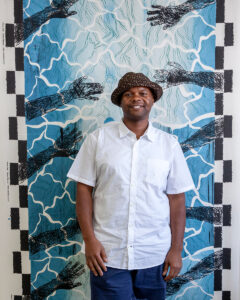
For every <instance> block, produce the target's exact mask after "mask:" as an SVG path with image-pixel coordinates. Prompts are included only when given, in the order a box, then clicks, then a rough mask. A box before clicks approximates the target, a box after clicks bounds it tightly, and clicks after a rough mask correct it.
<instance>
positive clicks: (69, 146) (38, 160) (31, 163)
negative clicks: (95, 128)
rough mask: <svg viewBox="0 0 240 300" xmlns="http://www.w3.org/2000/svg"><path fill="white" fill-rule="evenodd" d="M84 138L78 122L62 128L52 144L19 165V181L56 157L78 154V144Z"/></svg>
mask: <svg viewBox="0 0 240 300" xmlns="http://www.w3.org/2000/svg"><path fill="white" fill-rule="evenodd" d="M82 139H83V136H82V132H81V131H80V130H78V129H77V127H76V124H74V125H72V124H70V125H69V126H68V127H66V128H65V129H62V128H60V136H59V137H58V138H57V139H56V141H55V142H54V144H53V145H52V146H50V147H48V148H47V149H46V150H43V151H41V152H39V153H37V154H36V155H34V156H32V157H30V158H28V160H27V161H26V162H23V163H21V164H20V165H19V181H20V182H21V181H24V180H25V179H27V178H29V177H31V176H32V175H33V174H34V173H35V172H36V171H38V170H39V169H40V168H41V167H42V166H44V165H45V164H46V163H47V162H48V161H49V160H50V159H52V158H54V157H69V156H71V155H75V154H77V152H78V149H77V148H76V144H77V143H78V142H80V141H81V140H82Z"/></svg>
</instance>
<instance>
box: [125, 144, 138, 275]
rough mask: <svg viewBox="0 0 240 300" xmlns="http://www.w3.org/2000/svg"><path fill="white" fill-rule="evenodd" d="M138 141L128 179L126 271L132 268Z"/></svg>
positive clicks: (133, 151) (134, 145) (133, 152)
mask: <svg viewBox="0 0 240 300" xmlns="http://www.w3.org/2000/svg"><path fill="white" fill-rule="evenodd" d="M138 144H139V142H138V141H135V142H134V144H133V148H132V163H131V177H130V195H129V217H128V244H127V249H128V269H133V268H134V230H135V228H134V227H135V214H136V192H137V174H136V172H137V158H138Z"/></svg>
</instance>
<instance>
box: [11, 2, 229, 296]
mask: <svg viewBox="0 0 240 300" xmlns="http://www.w3.org/2000/svg"><path fill="white" fill-rule="evenodd" d="M23 13H24V14H23V17H24V20H23V23H17V24H15V27H14V32H15V43H16V44H18V43H21V42H22V41H23V40H24V71H25V117H26V125H27V160H23V161H21V162H20V163H19V165H18V178H19V182H20V183H21V182H24V181H25V180H28V209H29V254H30V259H31V297H32V299H41V298H47V299H50V298H55V299H90V290H89V272H88V269H87V267H86V266H85V264H84V263H85V261H84V255H83V254H81V252H80V250H81V246H82V236H81V230H80V228H79V226H78V223H77V221H76V214H75V189H76V185H75V183H74V182H72V181H71V180H69V179H67V178H66V173H67V171H68V169H69V168H70V166H71V164H72V162H73V160H74V157H75V156H76V154H77V152H78V150H79V149H80V147H81V144H82V142H83V140H84V138H85V137H86V136H87V135H88V134H89V133H90V132H92V131H93V130H95V129H96V128H98V127H99V126H101V125H102V124H104V123H106V122H111V121H113V120H119V119H120V118H121V116H122V114H121V110H120V108H119V107H117V106H114V105H113V104H112V103H111V101H110V96H111V92H112V91H113V89H114V88H115V87H116V86H117V83H118V80H119V79H120V78H121V77H122V76H123V75H124V74H125V73H126V72H128V71H134V72H143V73H144V74H145V75H147V76H148V77H149V78H151V79H152V80H153V81H156V82H157V83H159V84H160V85H161V86H162V87H163V88H164V94H163V96H162V98H161V100H160V101H158V102H157V103H156V104H155V106H154V109H153V111H152V113H151V120H152V122H153V124H154V126H155V127H157V128H160V129H162V130H164V131H167V132H169V133H171V134H173V135H175V136H176V138H177V139H178V140H179V142H180V144H181V146H182V149H183V152H184V154H185V157H186V160H187V163H188V166H189V168H190V171H191V173H192V176H193V179H194V183H195V186H196V188H195V190H194V191H190V192H188V193H187V194H186V206H187V224H186V230H185V238H184V249H183V253H182V256H183V268H182V271H181V274H180V276H179V277H177V278H175V279H174V280H172V281H171V282H170V283H169V284H168V288H167V296H168V299H181V298H182V299H193V298H194V296H196V295H198V299H212V298H213V294H214V289H215V287H216V276H215V275H216V274H218V273H216V272H218V271H219V270H220V269H221V268H222V264H223V262H222V261H223V260H222V256H223V251H222V249H219V250H217V251H215V252H214V245H215V243H214V231H215V232H216V230H215V228H216V227H214V226H216V225H219V224H222V219H223V216H224V209H223V207H222V206H219V207H215V206H214V159H215V157H214V155H215V150H214V141H215V140H216V141H220V140H221V139H222V138H223V137H224V136H225V133H224V132H223V130H222V129H223V126H224V125H225V124H226V123H227V122H228V119H227V118H225V117H220V118H215V97H216V95H221V94H222V93H223V92H225V91H226V89H227V86H226V77H227V76H228V78H231V74H229V72H228V73H226V74H225V73H223V72H221V71H215V39H216V32H215V28H216V3H215V1H210V0H188V1H167V0H166V1H164V0H163V1H159V0H158V1H153V0H152V1H150V0H145V1H144V0H132V1H127V0H123V1H120V2H119V1H115V0H114V1H105V0H92V1H87V0H42V1H41V2H39V1H35V0H24V1H23ZM217 97H218V99H219V98H220V96H217ZM227 173H228V172H226V174H227ZM226 176H227V175H226ZM218 191H219V190H218ZM226 214H227V215H230V211H229V208H228V211H227V212H226V209H225V215H226ZM225 254H226V253H225Z"/></svg>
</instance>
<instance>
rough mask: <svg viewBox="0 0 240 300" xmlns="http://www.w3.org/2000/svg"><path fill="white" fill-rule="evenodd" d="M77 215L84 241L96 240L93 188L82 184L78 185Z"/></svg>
mask: <svg viewBox="0 0 240 300" xmlns="http://www.w3.org/2000/svg"><path fill="white" fill-rule="evenodd" d="M76 214H77V219H78V222H79V226H80V228H81V232H82V236H83V239H84V241H85V242H86V241H88V240H91V239H94V238H95V235H94V231H93V222H92V218H93V199H92V187H90V186H87V185H85V184H82V183H78V184H77V197H76Z"/></svg>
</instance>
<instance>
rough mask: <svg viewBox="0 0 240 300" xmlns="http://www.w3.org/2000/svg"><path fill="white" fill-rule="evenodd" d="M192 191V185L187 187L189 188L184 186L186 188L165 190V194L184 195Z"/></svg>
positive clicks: (193, 187)
mask: <svg viewBox="0 0 240 300" xmlns="http://www.w3.org/2000/svg"><path fill="white" fill-rule="evenodd" d="M194 189H195V186H194V185H189V186H186V187H184V188H181V189H175V190H167V191H166V194H181V193H185V192H187V191H190V190H194Z"/></svg>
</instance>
